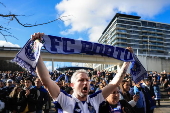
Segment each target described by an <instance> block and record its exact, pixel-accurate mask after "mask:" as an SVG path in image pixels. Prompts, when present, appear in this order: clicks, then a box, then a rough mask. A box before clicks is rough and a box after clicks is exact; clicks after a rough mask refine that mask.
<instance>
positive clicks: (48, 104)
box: [43, 93, 52, 113]
mask: <svg viewBox="0 0 170 113" xmlns="http://www.w3.org/2000/svg"><path fill="white" fill-rule="evenodd" d="M47 97H48V98H47V102H46V103H45V105H44V108H43V111H44V113H49V111H50V109H51V101H52V98H51V96H50V95H49V93H47Z"/></svg>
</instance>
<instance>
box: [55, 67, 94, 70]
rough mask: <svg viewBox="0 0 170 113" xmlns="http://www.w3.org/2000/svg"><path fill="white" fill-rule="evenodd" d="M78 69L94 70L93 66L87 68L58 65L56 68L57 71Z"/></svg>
mask: <svg viewBox="0 0 170 113" xmlns="http://www.w3.org/2000/svg"><path fill="white" fill-rule="evenodd" d="M79 69H84V70H91V71H93V70H94V69H93V68H89V67H60V68H57V70H58V71H67V70H79Z"/></svg>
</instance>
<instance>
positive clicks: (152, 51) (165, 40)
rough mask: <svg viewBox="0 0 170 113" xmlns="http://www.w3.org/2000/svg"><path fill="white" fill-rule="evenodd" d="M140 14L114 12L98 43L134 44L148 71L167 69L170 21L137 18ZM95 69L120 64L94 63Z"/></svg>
mask: <svg viewBox="0 0 170 113" xmlns="http://www.w3.org/2000/svg"><path fill="white" fill-rule="evenodd" d="M140 18H141V17H140V16H133V15H126V14H120V13H117V14H116V15H115V16H114V17H113V19H112V20H111V21H110V23H109V24H108V26H107V27H106V28H105V30H104V31H103V33H102V35H101V37H100V38H99V40H98V42H99V43H102V44H107V45H112V46H118V47H123V48H126V47H133V50H134V53H135V54H136V55H138V58H139V60H140V61H141V63H142V64H143V66H144V67H145V69H146V70H147V71H158V72H161V71H163V70H166V71H167V72H170V60H169V59H170V46H169V45H170V24H166V23H160V22H153V21H147V20H142V19H140ZM93 68H94V69H97V70H110V71H113V70H118V69H120V65H114V64H113V65H111V64H93Z"/></svg>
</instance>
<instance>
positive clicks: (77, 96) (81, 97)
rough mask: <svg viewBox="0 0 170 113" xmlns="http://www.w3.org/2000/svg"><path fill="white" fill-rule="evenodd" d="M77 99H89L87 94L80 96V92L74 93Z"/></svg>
mask: <svg viewBox="0 0 170 113" xmlns="http://www.w3.org/2000/svg"><path fill="white" fill-rule="evenodd" d="M73 95H74V96H75V97H76V98H77V99H79V100H80V101H86V100H87V96H80V95H78V94H75V93H74V94H73Z"/></svg>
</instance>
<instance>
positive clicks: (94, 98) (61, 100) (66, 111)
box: [54, 90, 105, 113]
mask: <svg viewBox="0 0 170 113" xmlns="http://www.w3.org/2000/svg"><path fill="white" fill-rule="evenodd" d="M103 101H105V99H104V97H103V95H102V91H101V90H100V91H98V92H96V93H94V94H92V95H88V96H87V101H86V102H84V103H83V102H81V101H80V100H78V99H77V98H76V97H75V96H74V94H73V95H68V94H67V93H66V92H64V91H62V90H61V91H60V94H59V96H58V97H57V99H56V100H54V104H56V102H57V104H58V105H57V106H59V107H61V108H60V109H62V110H63V113H74V110H76V111H77V112H80V113H90V112H89V109H88V107H89V104H88V103H89V102H90V105H91V106H93V107H94V109H95V111H96V113H98V110H99V105H100V104H101V103H102V102H103ZM76 103H78V107H79V108H80V109H77V108H75V106H76Z"/></svg>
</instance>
